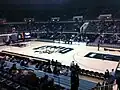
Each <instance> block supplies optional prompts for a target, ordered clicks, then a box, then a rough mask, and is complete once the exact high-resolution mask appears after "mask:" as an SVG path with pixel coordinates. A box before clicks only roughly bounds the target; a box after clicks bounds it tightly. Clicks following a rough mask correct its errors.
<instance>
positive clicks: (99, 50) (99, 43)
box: [98, 43, 100, 51]
mask: <svg viewBox="0 0 120 90" xmlns="http://www.w3.org/2000/svg"><path fill="white" fill-rule="evenodd" d="M98 51H100V43H98Z"/></svg>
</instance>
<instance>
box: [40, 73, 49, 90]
mask: <svg viewBox="0 0 120 90" xmlns="http://www.w3.org/2000/svg"><path fill="white" fill-rule="evenodd" d="M47 86H48V75H45V76H44V77H42V78H41V79H40V90H47V89H48V87H47Z"/></svg>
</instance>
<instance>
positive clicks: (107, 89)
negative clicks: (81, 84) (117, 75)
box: [92, 84, 118, 90]
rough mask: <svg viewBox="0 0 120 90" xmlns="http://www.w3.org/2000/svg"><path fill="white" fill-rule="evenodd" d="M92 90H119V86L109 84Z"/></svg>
mask: <svg viewBox="0 0 120 90" xmlns="http://www.w3.org/2000/svg"><path fill="white" fill-rule="evenodd" d="M92 90H118V87H117V84H109V85H103V86H98V87H95V88H93V89H92Z"/></svg>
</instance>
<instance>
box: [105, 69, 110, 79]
mask: <svg viewBox="0 0 120 90" xmlns="http://www.w3.org/2000/svg"><path fill="white" fill-rule="evenodd" d="M109 77H110V73H109V70H108V69H106V71H105V74H104V78H105V80H108V78H109Z"/></svg>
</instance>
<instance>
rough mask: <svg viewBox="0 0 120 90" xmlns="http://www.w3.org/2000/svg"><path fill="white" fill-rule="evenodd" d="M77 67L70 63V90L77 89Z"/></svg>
mask: <svg viewBox="0 0 120 90" xmlns="http://www.w3.org/2000/svg"><path fill="white" fill-rule="evenodd" d="M77 69H78V65H77V64H76V65H75V64H74V62H72V63H71V90H78V87H79V72H78V70H77Z"/></svg>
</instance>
